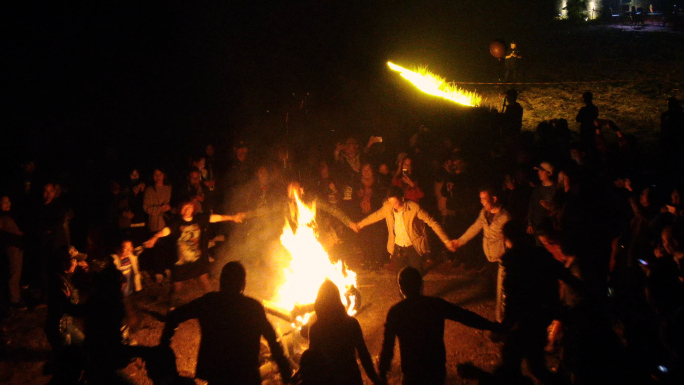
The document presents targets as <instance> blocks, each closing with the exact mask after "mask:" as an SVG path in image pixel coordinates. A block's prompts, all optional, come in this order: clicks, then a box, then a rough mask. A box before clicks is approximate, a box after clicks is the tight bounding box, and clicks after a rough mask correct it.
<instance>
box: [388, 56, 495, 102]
mask: <svg viewBox="0 0 684 385" xmlns="http://www.w3.org/2000/svg"><path fill="white" fill-rule="evenodd" d="M387 65H388V66H389V67H390V68H391V69H392V70H394V71H397V72H399V73H400V74H401V76H402V77H403V78H404V79H406V80H408V81H410V82H411V83H412V84H413V85H414V86H416V87H418V89H419V90H421V91H423V92H425V93H426V94H430V95H433V96H438V97H440V98H444V99H446V100H449V101H451V102H454V103H458V104H462V105H464V106H471V107H477V106H479V105H480V104H482V96H481V95H479V94H477V93H475V92H471V91H466V90H464V89H462V88H459V87H457V86H456V85H455V84H454V83H447V81H446V80H445V79H444V78H443V77H441V76H439V75H437V74H433V73H432V72H430V71H428V70H427V69H425V68H421V69H419V70H418V71H417V72H416V71H411V70H408V69H406V68H404V67H402V66H398V65H396V64H394V63H392V62H387Z"/></svg>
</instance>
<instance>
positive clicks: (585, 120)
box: [575, 91, 599, 147]
mask: <svg viewBox="0 0 684 385" xmlns="http://www.w3.org/2000/svg"><path fill="white" fill-rule="evenodd" d="M582 100H583V101H584V107H582V108H580V109H579V111H578V112H577V117H576V118H575V120H576V121H577V122H578V123H579V124H580V141H581V142H582V144H583V145H585V146H591V147H593V146H594V135H595V132H596V126H595V122H596V119H598V116H599V110H598V107H596V106H595V105H594V103H593V100H594V94H592V93H591V92H590V91H587V92H585V93H583V94H582Z"/></svg>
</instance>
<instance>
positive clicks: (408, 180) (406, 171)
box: [392, 156, 425, 203]
mask: <svg viewBox="0 0 684 385" xmlns="http://www.w3.org/2000/svg"><path fill="white" fill-rule="evenodd" d="M392 185H394V186H397V187H401V188H402V190H404V198H406V199H408V200H410V201H414V202H416V203H420V200H421V199H422V198H423V197H424V196H425V193H424V192H423V190H421V188H420V186H418V182H417V181H416V176H415V175H414V174H413V160H412V159H411V158H409V157H408V156H407V157H404V158H403V159H402V160H401V162H399V167H397V171H396V172H395V173H394V179H392Z"/></svg>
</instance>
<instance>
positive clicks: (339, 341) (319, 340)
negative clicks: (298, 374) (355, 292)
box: [302, 280, 380, 385]
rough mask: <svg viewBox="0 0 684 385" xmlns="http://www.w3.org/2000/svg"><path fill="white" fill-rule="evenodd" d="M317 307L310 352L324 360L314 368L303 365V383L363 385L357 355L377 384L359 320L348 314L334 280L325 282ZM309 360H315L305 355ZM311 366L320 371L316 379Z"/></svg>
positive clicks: (307, 384) (310, 334)
mask: <svg viewBox="0 0 684 385" xmlns="http://www.w3.org/2000/svg"><path fill="white" fill-rule="evenodd" d="M314 308H315V310H316V317H317V320H316V322H315V323H314V324H313V325H311V330H310V331H309V341H310V343H309V350H308V353H307V354H308V355H316V356H319V357H321V358H322V361H323V362H321V365H312V366H315V367H310V368H306V367H305V364H304V363H303V364H302V375H303V376H304V377H303V378H302V379H303V385H313V384H327V385H335V384H339V385H354V384H358V385H362V384H363V379H362V378H361V371H359V366H358V364H357V363H356V356H357V354H358V357H359V359H360V360H361V365H363V369H364V370H365V371H366V374H367V375H368V378H370V379H371V381H373V383H376V384H377V383H379V381H380V379H379V377H378V375H377V373H376V372H375V367H373V360H372V359H371V356H370V353H368V348H367V347H366V342H365V341H364V340H363V332H362V331H361V326H360V325H359V321H357V320H356V318H353V317H350V316H348V315H347V312H346V310H345V308H344V305H343V304H342V300H341V299H340V290H339V289H338V288H337V286H336V285H335V284H334V283H332V282H331V281H327V280H326V281H325V282H323V284H322V285H321V288H320V289H319V290H318V296H317V297H316V302H315V304H314ZM307 360H308V362H310V363H312V362H314V361H313V360H311V359H309V358H306V359H305V358H304V357H302V361H304V362H306V361H307ZM310 369H313V370H314V371H316V372H318V373H314V375H315V377H316V378H315V379H309V378H307V374H308V373H309V370H310Z"/></svg>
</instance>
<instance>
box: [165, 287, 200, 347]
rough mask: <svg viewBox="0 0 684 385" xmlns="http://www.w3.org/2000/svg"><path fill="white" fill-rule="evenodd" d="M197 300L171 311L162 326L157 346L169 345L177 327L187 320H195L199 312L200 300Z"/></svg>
mask: <svg viewBox="0 0 684 385" xmlns="http://www.w3.org/2000/svg"><path fill="white" fill-rule="evenodd" d="M201 299H202V298H201V297H200V298H198V299H196V300H194V301H192V302H189V303H186V304H185V305H182V306H179V307H178V308H176V309H175V310H173V311H171V312H170V313H169V315H168V316H167V318H166V323H165V324H164V330H163V331H162V335H161V337H160V338H159V345H162V346H169V345H171V338H173V335H174V334H175V333H176V329H178V325H180V324H181V323H182V322H185V321H187V320H189V319H193V318H197V317H198V316H199V312H200V307H201V304H200V300H201Z"/></svg>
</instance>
